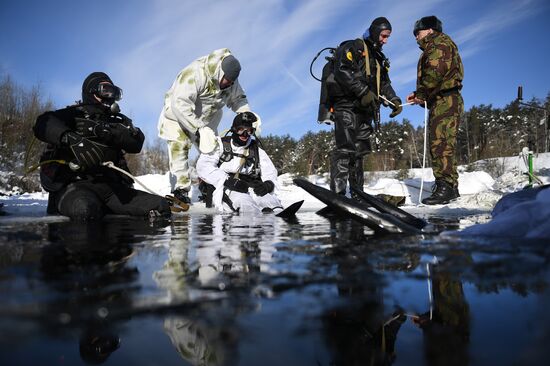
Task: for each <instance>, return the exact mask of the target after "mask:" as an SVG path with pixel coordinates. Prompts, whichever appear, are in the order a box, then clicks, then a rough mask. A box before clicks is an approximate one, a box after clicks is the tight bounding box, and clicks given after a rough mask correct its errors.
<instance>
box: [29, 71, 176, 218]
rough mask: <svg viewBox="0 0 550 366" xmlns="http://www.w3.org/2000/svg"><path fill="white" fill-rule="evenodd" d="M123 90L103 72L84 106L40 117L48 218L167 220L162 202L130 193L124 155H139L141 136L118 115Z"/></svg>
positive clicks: (87, 86)
mask: <svg viewBox="0 0 550 366" xmlns="http://www.w3.org/2000/svg"><path fill="white" fill-rule="evenodd" d="M121 97H122V90H121V89H120V88H119V87H117V86H115V85H114V84H113V82H112V81H111V79H110V78H109V76H107V74H105V73H103V72H94V73H91V74H90V75H88V77H87V78H86V79H85V80H84V83H83V84H82V101H81V102H78V103H77V104H75V105H72V106H69V107H66V108H63V109H59V110H56V111H49V112H46V113H44V114H41V115H40V116H38V118H37V120H36V123H35V125H34V129H33V130H34V135H35V136H36V137H37V138H38V139H39V140H40V141H43V142H46V143H48V145H47V147H46V150H45V151H44V153H43V154H42V157H41V159H40V183H41V184H42V187H43V188H44V189H45V190H46V191H47V192H49V197H48V208H47V212H48V214H61V215H65V216H69V217H70V218H71V219H73V220H77V221H92V220H100V219H101V218H102V217H103V216H104V215H105V214H107V213H113V214H123V215H132V216H143V217H147V216H164V217H169V216H170V214H171V213H170V205H169V202H168V201H167V200H166V199H165V198H164V197H160V196H157V195H153V194H150V193H146V192H142V191H138V190H135V189H133V188H132V184H133V180H132V179H130V178H129V177H128V176H126V175H125V174H123V173H121V172H119V171H117V170H115V169H110V168H109V167H107V166H104V165H103V163H105V162H108V161H111V162H112V163H113V164H114V167H115V168H118V169H121V170H124V171H127V172H128V166H127V163H126V159H125V157H124V154H125V153H134V154H135V153H139V152H140V151H141V148H142V146H143V141H144V140H145V136H144V135H143V132H141V130H140V129H139V128H137V127H134V125H133V124H132V120H131V119H129V118H128V117H126V116H125V115H123V114H121V113H119V112H120V108H119V106H118V104H117V103H116V101H118V100H120V99H121Z"/></svg>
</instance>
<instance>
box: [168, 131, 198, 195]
mask: <svg viewBox="0 0 550 366" xmlns="http://www.w3.org/2000/svg"><path fill="white" fill-rule="evenodd" d="M167 143H168V162H169V167H170V185H171V186H172V190H174V189H176V188H183V189H184V190H186V191H189V190H190V189H191V178H190V176H189V150H191V148H192V147H193V143H192V142H191V139H189V137H187V135H186V134H185V133H183V131H182V132H181V134H180V138H179V140H177V141H175V140H167Z"/></svg>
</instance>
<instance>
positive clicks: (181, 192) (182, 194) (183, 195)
mask: <svg viewBox="0 0 550 366" xmlns="http://www.w3.org/2000/svg"><path fill="white" fill-rule="evenodd" d="M172 195H173V196H174V197H176V198H177V199H178V200H179V201H181V202H183V203H187V204H190V203H191V198H189V191H186V190H185V189H183V188H176V189H174V191H173V192H172Z"/></svg>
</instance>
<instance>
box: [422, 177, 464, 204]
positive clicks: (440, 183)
mask: <svg viewBox="0 0 550 366" xmlns="http://www.w3.org/2000/svg"><path fill="white" fill-rule="evenodd" d="M432 192H433V193H432V195H431V196H430V197H428V198H424V199H423V200H422V203H423V204H425V205H444V204H446V203H449V202H451V201H452V200H454V199H456V198H458V197H459V196H460V195H459V194H458V187H453V186H452V185H450V184H449V183H447V182H445V181H444V180H441V179H439V180H436V181H435V184H434V186H433V188H432Z"/></svg>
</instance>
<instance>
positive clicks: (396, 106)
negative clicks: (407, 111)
mask: <svg viewBox="0 0 550 366" xmlns="http://www.w3.org/2000/svg"><path fill="white" fill-rule="evenodd" d="M391 102H392V103H393V104H390V107H391V109H392V110H393V112H391V113H390V118H394V117H395V116H397V115H398V114H399V113H401V112H403V107H402V106H401V104H403V102H402V101H401V99H400V98H393V99H392V100H391Z"/></svg>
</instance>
